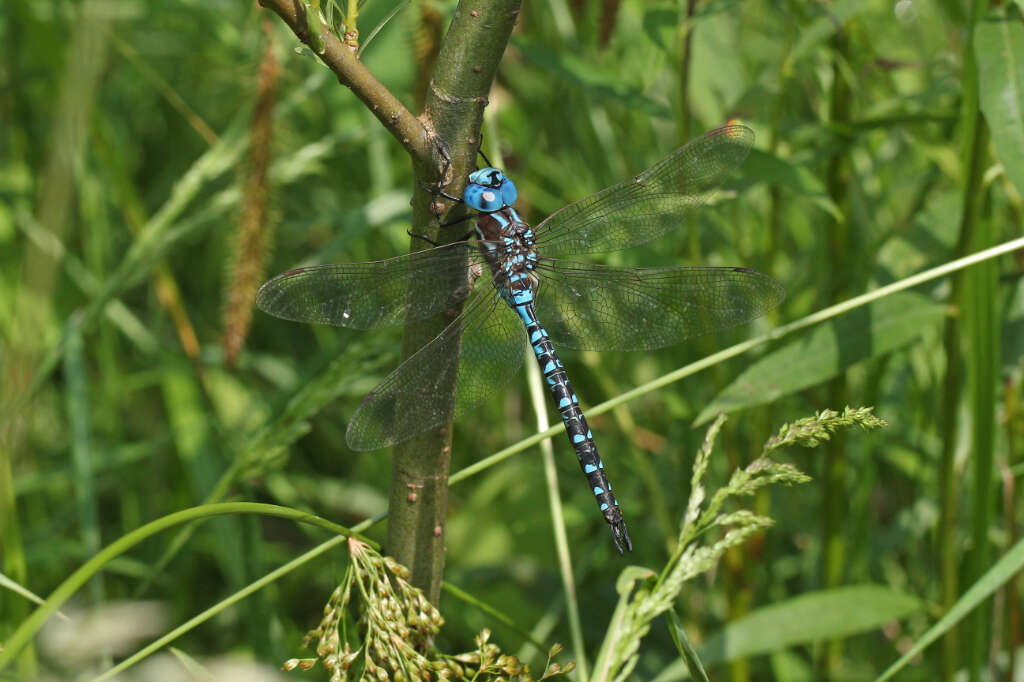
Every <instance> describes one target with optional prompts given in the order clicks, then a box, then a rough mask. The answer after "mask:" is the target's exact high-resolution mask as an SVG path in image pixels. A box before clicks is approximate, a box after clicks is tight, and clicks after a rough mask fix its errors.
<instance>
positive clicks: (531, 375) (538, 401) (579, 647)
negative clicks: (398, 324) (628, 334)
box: [524, 347, 589, 682]
mask: <svg viewBox="0 0 1024 682" xmlns="http://www.w3.org/2000/svg"><path fill="white" fill-rule="evenodd" d="M524 350H525V352H526V354H527V358H526V379H527V383H528V385H529V388H530V403H531V405H532V406H533V411H534V414H535V415H536V416H537V429H538V430H540V431H546V430H547V428H548V426H549V423H548V406H547V401H546V399H545V396H544V386H543V382H542V381H541V375H540V370H539V369H538V368H537V363H536V358H535V357H534V355H533V350H532V349H530V348H528V347H527V348H525V349H524ZM540 451H541V455H542V456H543V459H544V483H545V488H546V489H547V491H548V505H549V506H550V507H551V528H552V530H553V531H554V535H555V553H556V554H557V556H558V571H559V574H560V576H561V579H562V589H563V592H564V593H565V611H566V615H567V616H568V620H569V636H570V637H571V638H572V648H573V653H574V654H575V656H576V659H575V660H576V671H577V675H578V677H577V679H578V680H579V682H586V681H587V679H589V677H588V674H587V651H586V648H585V647H584V644H583V628H582V626H581V625H580V605H579V599H578V598H577V593H576V579H575V577H574V576H573V572H572V566H573V564H572V556H570V554H569V538H568V537H567V535H566V532H565V515H564V514H563V513H562V497H561V495H560V493H559V491H558V467H557V466H556V465H555V452H554V447H553V446H552V444H551V440H550V439H548V440H545V441H543V442H541V444H540Z"/></svg>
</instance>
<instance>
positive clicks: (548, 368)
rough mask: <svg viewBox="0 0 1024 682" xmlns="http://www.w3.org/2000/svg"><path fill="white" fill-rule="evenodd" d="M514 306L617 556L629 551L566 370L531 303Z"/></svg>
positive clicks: (619, 515) (616, 506) (629, 544)
mask: <svg viewBox="0 0 1024 682" xmlns="http://www.w3.org/2000/svg"><path fill="white" fill-rule="evenodd" d="M514 307H515V310H516V313H518V314H519V317H520V318H522V320H523V323H524V324H525V325H526V332H527V334H528V335H529V339H530V346H531V347H532V348H533V352H534V355H536V356H537V364H538V365H539V366H540V371H541V373H542V374H543V375H544V381H545V382H546V383H547V385H548V390H549V391H550V392H551V396H552V397H553V398H554V401H555V407H557V408H558V413H559V414H560V415H561V416H562V422H563V423H564V424H565V432H566V434H567V435H568V436H569V442H571V443H572V447H573V449H574V450H575V451H576V458H577V459H578V460H579V463H580V468H581V469H582V470H583V474H584V475H585V476H586V477H587V482H588V483H589V484H590V489H591V490H592V491H593V493H594V497H595V499H596V500H597V506H598V508H599V509H600V510H601V514H602V515H603V516H604V520H605V521H607V522H608V525H609V526H611V531H612V539H613V540H614V541H615V547H616V548H617V549H618V550H619V553H620V554H621V553H622V552H623V551H630V552H631V551H633V543H632V541H631V540H630V539H629V533H628V532H627V530H626V522H625V520H624V519H623V518H622V511H621V510H620V509H619V503H618V501H617V500H616V499H615V495H614V494H613V493H612V486H611V483H609V482H608V476H607V475H606V474H605V472H604V462H602V461H601V456H600V455H599V454H598V452H597V445H596V444H595V443H594V437H593V434H591V432H590V427H589V426H588V425H587V418H586V417H584V416H583V410H581V409H580V403H579V399H577V397H576V394H575V393H574V392H573V390H572V385H571V384H570V383H569V377H568V375H567V374H566V373H565V368H564V367H562V363H561V361H560V360H559V359H558V354H557V353H555V348H554V346H553V345H551V340H550V339H549V338H548V333H547V332H546V331H545V330H544V327H542V326H541V324H540V321H539V320H537V316H536V314H535V313H534V310H533V305H532V303H528V304H523V305H516V306H514Z"/></svg>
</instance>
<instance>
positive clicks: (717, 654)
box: [655, 585, 922, 682]
mask: <svg viewBox="0 0 1024 682" xmlns="http://www.w3.org/2000/svg"><path fill="white" fill-rule="evenodd" d="M921 607H922V604H921V601H920V600H919V599H917V598H916V597H913V596H911V595H908V594H906V593H903V592H899V591H896V590H893V589H890V588H888V587H882V586H879V585H848V586H845V587H838V588H836V589H832V590H822V591H820V592H811V593H808V594H803V595H800V596H799V597H794V598H793V599H789V600H787V601H784V602H779V603H777V604H772V605H771V606H765V607H763V608H760V609H756V610H754V611H751V612H750V613H749V614H747V615H746V616H744V617H742V618H739V619H737V620H734V621H733V622H731V623H729V624H728V625H726V626H725V628H723V629H722V630H721V631H720V632H717V633H715V634H713V635H711V637H709V638H708V640H707V642H705V643H704V646H702V647H700V650H699V652H700V657H701V660H702V661H704V664H705V665H711V664H719V663H727V662H729V661H734V660H736V659H738V658H745V657H748V656H757V655H761V654H768V653H772V652H775V651H781V650H782V649H786V648H788V647H793V646H799V645H802V644H810V643H812V642H817V641H821V640H826V639H842V638H844V637H850V636H851V635H856V634H859V633H862V632H869V631H871V630H875V629H877V628H879V627H881V626H883V625H885V624H886V623H890V622H892V621H894V620H898V619H900V618H905V617H907V616H909V615H910V614H913V613H916V612H918V611H920V610H921ZM685 676H686V667H685V665H683V662H682V661H679V662H677V663H674V664H672V665H671V666H669V667H668V668H666V669H665V670H664V671H663V672H662V673H661V674H660V675H658V677H657V678H655V682H669V681H670V680H679V679H685Z"/></svg>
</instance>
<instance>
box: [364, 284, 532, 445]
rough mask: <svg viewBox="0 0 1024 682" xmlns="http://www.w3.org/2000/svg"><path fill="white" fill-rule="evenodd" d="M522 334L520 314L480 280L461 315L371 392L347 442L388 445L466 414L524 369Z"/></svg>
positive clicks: (523, 335)
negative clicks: (516, 313) (453, 384)
mask: <svg viewBox="0 0 1024 682" xmlns="http://www.w3.org/2000/svg"><path fill="white" fill-rule="evenodd" d="M525 338H526V332H525V330H524V328H523V325H522V323H521V322H520V321H519V319H518V318H517V317H516V315H515V313H514V312H512V310H511V309H510V308H509V307H508V306H507V305H505V304H504V303H503V302H502V301H501V300H500V299H498V298H497V297H496V296H495V295H494V291H493V289H492V288H491V287H490V285H489V284H487V283H486V282H481V285H480V286H479V287H478V288H477V291H476V292H475V293H474V294H473V296H472V298H471V299H470V301H469V303H468V304H467V305H466V309H465V311H464V312H463V314H462V315H460V316H459V317H458V318H457V319H456V320H454V321H453V322H452V323H451V324H450V325H448V327H446V328H445V329H444V331H442V332H441V333H440V334H439V335H438V336H437V337H435V338H434V340H432V341H431V342H430V343H428V344H427V345H425V346H423V347H422V348H420V350H419V351H417V352H416V354H414V355H412V356H411V357H410V358H409V359H407V360H406V361H405V362H403V363H402V364H401V365H399V366H398V368H397V369H395V371H393V372H392V373H391V374H389V375H388V376H387V377H385V378H384V380H383V381H381V383H380V384H379V385H378V386H377V387H376V388H374V389H373V391H371V392H370V394H369V395H368V396H366V399H365V400H363V403H362V404H361V405H360V406H359V409H358V410H356V413H355V415H353V417H352V420H351V421H350V422H349V425H348V431H347V433H346V440H347V441H348V445H349V447H351V448H352V449H353V450H376V449H378V448H385V447H390V446H392V445H395V444H397V443H401V442H402V441H405V440H408V439H409V438H412V437H413V436H415V435H417V434H419V433H422V432H424V431H428V430H430V429H432V428H437V427H439V426H441V425H443V424H445V423H446V422H447V421H448V420H449V419H451V418H458V417H460V416H461V415H464V414H466V413H467V412H468V411H469V410H470V409H472V408H473V407H474V406H476V405H477V404H479V403H480V402H481V401H483V400H484V399H485V398H487V397H489V396H492V395H494V394H495V393H496V392H497V389H499V388H500V387H501V386H502V385H503V384H504V383H505V382H507V381H508V380H509V379H510V378H511V377H512V376H513V375H514V374H515V373H516V372H517V371H518V370H519V367H520V365H521V364H522V359H523V349H524V340H525ZM453 377H454V379H455V382H456V390H455V397H453V395H452V391H451V385H452V384H451V382H452V379H453Z"/></svg>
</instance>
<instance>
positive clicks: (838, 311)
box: [449, 237, 1024, 483]
mask: <svg viewBox="0 0 1024 682" xmlns="http://www.w3.org/2000/svg"><path fill="white" fill-rule="evenodd" d="M1021 249H1024V237H1020V238H1017V239H1012V240H1010V241H1008V242H1003V243H1002V244H1000V245H998V246H993V247H992V248H989V249H985V250H983V251H979V252H977V253H973V254H971V255H969V256H965V257H963V258H957V259H956V260H953V261H950V262H948V263H944V264H942V265H939V266H937V267H934V268H931V269H930V270H925V271H924V272H919V273H918V274H916V275H911V276H910V277H906V278H904V279H901V280H899V281H896V282H893V283H891V284H887V285H885V286H884V287H879V288H878V289H875V290H873V291H869V292H867V293H865V294H861V295H860V296H854V297H853V298H851V299H849V300H846V301H843V302H842V303H837V304H836V305H833V306H829V307H828V308H824V309H822V310H819V311H818V312H816V313H811V314H810V315H807V316H805V317H802V318H800V319H799V320H795V321H793V322H790V323H789V324H785V325H782V326H781V327H776V328H775V329H773V330H771V331H769V332H765V333H764V334H760V335H758V336H755V337H753V338H751V339H747V340H746V341H743V342H741V343H737V344H735V345H733V346H730V347H728V348H725V349H723V350H720V351H718V352H717V353H713V354H711V355H708V356H706V357H703V358H701V359H700V360H698V361H696V362H692V363H690V364H689V365H685V366H683V367H680V368H679V369H677V370H675V371H673V372H669V373H668V374H664V375H662V376H660V377H658V378H657V379H654V380H653V381H649V382H647V383H646V384H642V385H640V386H637V387H636V388H634V389H633V390H631V391H626V392H625V393H622V394H621V395H618V396H616V397H614V398H612V399H611V400H606V401H605V402H603V403H600V404H599V405H595V406H594V407H591V408H589V409H588V410H587V415H588V416H589V415H593V416H595V417H596V416H598V415H602V414H605V413H606V412H609V411H611V410H613V409H615V408H616V407H618V406H619V405H622V404H624V403H628V402H629V401H631V400H635V399H636V398H639V397H641V396H644V395H647V394H648V393H652V392H654V391H657V390H658V389H661V388H664V387H665V386H668V385H669V384H673V383H675V382H677V381H680V380H681V379H685V378H687V377H689V376H693V375H694V374H697V373H699V372H701V371H703V370H705V369H708V368H709V367H714V366H715V365H717V364H719V363H721V362H724V361H726V360H728V359H730V358H734V357H737V356H739V355H742V354H743V353H746V352H747V351H749V350H753V349H754V348H757V347H758V346H763V345H765V344H767V343H769V342H771V341H777V340H779V339H781V338H784V337H786V336H789V335H791V334H794V333H796V332H798V331H801V330H804V329H807V328H808V327H813V326H814V325H816V324H818V323H820V322H825V321H826V320H831V319H833V318H835V317H839V316H840V315H843V314H845V313H848V312H850V311H851V310H856V309H857V308H862V307H864V306H866V305H868V304H870V303H873V302H874V301H877V300H879V299H881V298H885V297H886V296H890V295H892V294H894V293H896V292H898V291H905V290H907V289H911V288H913V287H916V286H918V285H921V284H924V283H925V282H930V281H932V280H935V279H938V278H940V277H944V276H946V275H949V274H951V273H954V272H958V271H959V270H963V269H964V268H968V267H970V266H972V265H977V264H978V263H983V262H985V261H987V260H990V259H992V258H996V257H997V256H1001V255H1004V254H1007V253H1012V252H1014V251H1019V250H1021ZM564 429H565V427H564V426H563V425H562V424H561V423H558V424H556V425H555V426H552V427H551V428H549V429H547V430H545V431H542V432H540V433H535V434H534V435H532V436H530V437H528V438H524V439H523V440H521V441H519V442H518V443H514V444H512V445H510V446H508V447H507V448H505V449H503V450H500V451H498V452H496V453H494V454H493V455H491V456H490V457H486V458H484V459H482V460H479V461H477V462H474V463H473V464H471V465H470V466H468V467H466V468H465V469H462V470H461V471H458V472H456V473H455V474H453V475H452V477H451V478H450V479H449V483H459V482H461V481H464V480H466V479H467V478H470V477H471V476H474V475H475V474H478V473H480V472H481V471H484V470H485V469H488V468H490V467H491V466H493V465H495V464H497V463H498V462H501V461H504V460H506V459H508V458H509V457H511V456H513V455H515V454H517V453H519V452H522V451H523V450H526V449H527V448H530V447H533V446H534V445H536V444H537V443H540V442H541V441H542V440H545V439H547V438H551V437H552V436H554V435H555V434H557V433H559V432H561V431H563V430H564Z"/></svg>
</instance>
